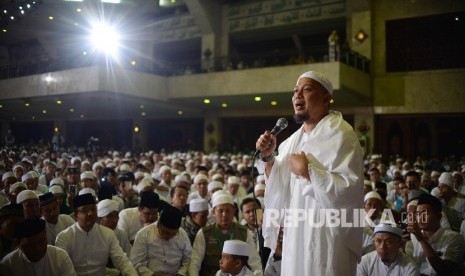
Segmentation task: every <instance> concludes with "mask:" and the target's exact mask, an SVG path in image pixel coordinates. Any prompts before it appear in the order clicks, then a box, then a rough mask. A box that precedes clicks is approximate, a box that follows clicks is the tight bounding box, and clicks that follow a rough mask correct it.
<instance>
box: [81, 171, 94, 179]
mask: <svg viewBox="0 0 465 276" xmlns="http://www.w3.org/2000/svg"><path fill="white" fill-rule="evenodd" d="M94 178H95V174H94V172H92V171H85V172H82V173H81V181H82V180H84V179H94Z"/></svg>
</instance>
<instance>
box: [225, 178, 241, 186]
mask: <svg viewBox="0 0 465 276" xmlns="http://www.w3.org/2000/svg"><path fill="white" fill-rule="evenodd" d="M240 182H241V179H240V178H239V177H237V176H230V177H228V185H230V184H237V185H239V183H240Z"/></svg>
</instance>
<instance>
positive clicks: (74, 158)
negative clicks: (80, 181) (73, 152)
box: [71, 156, 81, 163]
mask: <svg viewBox="0 0 465 276" xmlns="http://www.w3.org/2000/svg"><path fill="white" fill-rule="evenodd" d="M76 161H79V162H80V161H81V157H79V156H75V157H73V158H71V163H74V162H76Z"/></svg>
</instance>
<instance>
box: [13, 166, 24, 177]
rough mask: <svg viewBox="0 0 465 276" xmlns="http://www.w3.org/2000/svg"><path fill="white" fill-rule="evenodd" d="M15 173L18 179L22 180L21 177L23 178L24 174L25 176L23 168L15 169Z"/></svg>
mask: <svg viewBox="0 0 465 276" xmlns="http://www.w3.org/2000/svg"><path fill="white" fill-rule="evenodd" d="M14 173H15V175H16V178H17V179H21V176H23V174H24V169H23V168H21V167H18V168H16V169H15V171H14Z"/></svg>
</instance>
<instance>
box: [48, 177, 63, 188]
mask: <svg viewBox="0 0 465 276" xmlns="http://www.w3.org/2000/svg"><path fill="white" fill-rule="evenodd" d="M53 185H60V186H61V187H64V186H65V182H64V181H63V179H61V177H57V178H54V179H52V180H51V181H50V186H53Z"/></svg>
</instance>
